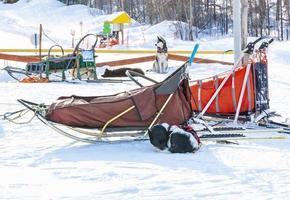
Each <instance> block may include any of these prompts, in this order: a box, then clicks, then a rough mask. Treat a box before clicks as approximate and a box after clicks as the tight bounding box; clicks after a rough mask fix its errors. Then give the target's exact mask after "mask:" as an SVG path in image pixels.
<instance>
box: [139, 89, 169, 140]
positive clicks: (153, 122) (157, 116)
mask: <svg viewBox="0 0 290 200" xmlns="http://www.w3.org/2000/svg"><path fill="white" fill-rule="evenodd" d="M173 95H174V93H172V94H170V95H169V97H168V98H167V99H166V101H165V103H164V105H163V106H162V107H161V109H160V111H159V112H158V113H157V115H156V117H155V118H154V119H153V121H152V122H151V124H150V126H149V127H148V130H149V129H150V128H152V126H153V125H154V124H155V122H156V121H157V119H158V118H159V116H160V115H161V113H162V112H163V110H164V109H165V107H166V106H167V104H168V103H169V101H170V99H171V98H172V97H173ZM148 130H147V131H146V132H145V134H144V136H146V135H147V134H148Z"/></svg>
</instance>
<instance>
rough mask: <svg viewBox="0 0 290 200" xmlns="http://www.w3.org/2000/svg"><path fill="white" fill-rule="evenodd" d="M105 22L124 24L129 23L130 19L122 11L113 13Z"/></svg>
mask: <svg viewBox="0 0 290 200" xmlns="http://www.w3.org/2000/svg"><path fill="white" fill-rule="evenodd" d="M107 21H108V22H109V23H111V24H125V23H131V17H130V16H129V15H128V13H126V12H124V11H122V12H117V13H113V14H112V15H111V16H110V17H109V19H108V20H107Z"/></svg>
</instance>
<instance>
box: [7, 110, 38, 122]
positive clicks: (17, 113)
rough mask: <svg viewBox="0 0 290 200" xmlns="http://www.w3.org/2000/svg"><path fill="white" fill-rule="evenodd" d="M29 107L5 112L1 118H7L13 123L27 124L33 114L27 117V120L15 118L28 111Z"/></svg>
mask: <svg viewBox="0 0 290 200" xmlns="http://www.w3.org/2000/svg"><path fill="white" fill-rule="evenodd" d="M29 112H30V110H29V109H21V110H18V111H15V112H12V113H11V112H7V113H5V114H4V115H2V116H3V120H7V121H9V122H11V123H13V124H29V123H30V122H31V121H32V120H33V119H34V117H35V114H34V115H33V116H32V117H31V118H30V119H28V120H27V121H24V122H18V121H17V120H18V119H20V118H21V117H23V116H25V115H26V114H27V113H29Z"/></svg>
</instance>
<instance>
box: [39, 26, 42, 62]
mask: <svg viewBox="0 0 290 200" xmlns="http://www.w3.org/2000/svg"><path fill="white" fill-rule="evenodd" d="M41 43H42V24H40V25H39V60H41V48H42V47H41Z"/></svg>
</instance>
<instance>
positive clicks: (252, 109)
mask: <svg viewBox="0 0 290 200" xmlns="http://www.w3.org/2000/svg"><path fill="white" fill-rule="evenodd" d="M262 39H263V38H260V39H258V40H256V41H255V42H253V43H249V45H248V47H247V48H246V49H245V50H244V54H247V55H249V59H248V61H247V62H246V63H245V64H241V65H240V66H239V64H237V65H236V66H234V67H233V68H232V70H230V71H228V72H225V73H222V74H219V75H216V76H213V77H209V78H206V79H202V80H194V81H192V82H191V86H190V88H191V93H192V108H193V111H194V112H195V113H196V115H197V118H201V117H202V116H204V115H211V116H216V117H219V116H220V117H227V118H234V120H235V121H236V122H237V120H238V117H240V116H244V117H249V116H251V115H253V114H254V115H255V117H257V116H258V115H259V114H261V113H263V112H264V111H266V110H268V109H269V108H270V107H269V91H268V66H267V64H268V61H267V56H266V49H267V47H268V45H269V44H270V43H271V42H272V41H273V40H272V39H270V40H268V41H266V42H263V43H262V44H261V46H260V47H259V48H258V49H255V50H254V45H255V44H256V43H257V42H258V41H260V40H262ZM242 58H243V57H242Z"/></svg>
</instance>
